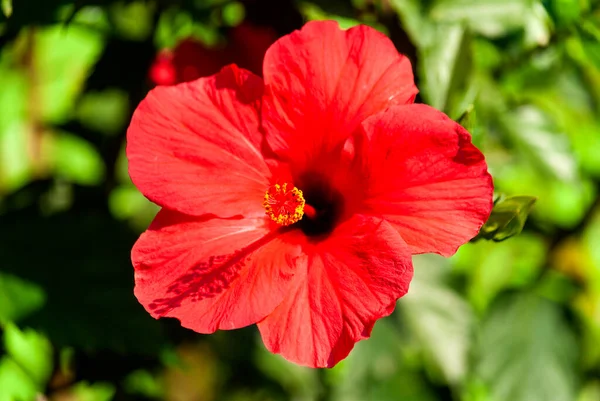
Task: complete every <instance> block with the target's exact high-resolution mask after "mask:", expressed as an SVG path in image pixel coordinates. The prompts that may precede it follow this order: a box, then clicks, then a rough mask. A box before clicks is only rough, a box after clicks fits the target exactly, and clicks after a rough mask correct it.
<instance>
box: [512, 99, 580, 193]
mask: <svg viewBox="0 0 600 401" xmlns="http://www.w3.org/2000/svg"><path fill="white" fill-rule="evenodd" d="M504 128H505V134H506V135H507V138H508V139H509V140H510V141H511V142H512V143H513V145H514V146H515V148H516V149H517V150H518V151H519V152H520V153H521V154H522V155H523V157H525V158H526V159H527V160H528V161H529V162H530V163H531V164H532V167H535V168H536V169H537V170H539V172H540V173H543V174H545V175H546V176H548V178H553V179H558V180H563V181H575V180H577V178H578V171H577V162H576V160H575V157H574V156H573V153H572V152H571V151H570V147H571V146H570V143H569V140H568V138H567V136H566V135H565V134H564V133H563V132H560V131H559V130H558V129H557V127H556V125H555V124H554V122H553V121H552V120H551V119H550V116H548V115H547V114H546V113H544V112H542V111H541V110H540V109H538V108H537V107H534V106H521V107H519V108H518V109H516V110H515V111H513V112H511V113H509V114H508V115H505V116H504Z"/></svg>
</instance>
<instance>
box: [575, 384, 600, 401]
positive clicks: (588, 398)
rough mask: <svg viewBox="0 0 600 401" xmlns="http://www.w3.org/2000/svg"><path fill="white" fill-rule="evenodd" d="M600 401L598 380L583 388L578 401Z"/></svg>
mask: <svg viewBox="0 0 600 401" xmlns="http://www.w3.org/2000/svg"><path fill="white" fill-rule="evenodd" d="M597 400H600V381H598V380H596V381H593V382H590V383H588V384H587V385H585V386H584V387H583V390H581V393H580V394H579V397H578V398H577V401H597Z"/></svg>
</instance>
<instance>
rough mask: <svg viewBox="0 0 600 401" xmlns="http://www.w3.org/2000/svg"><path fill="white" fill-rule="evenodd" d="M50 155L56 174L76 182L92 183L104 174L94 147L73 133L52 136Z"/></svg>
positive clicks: (102, 165) (101, 161) (99, 179)
mask: <svg viewBox="0 0 600 401" xmlns="http://www.w3.org/2000/svg"><path fill="white" fill-rule="evenodd" d="M52 150H53V151H52V152H48V153H49V155H50V156H51V157H52V163H53V165H54V169H55V172H56V174H57V175H58V176H60V177H64V178H66V179H68V180H69V181H72V182H76V183H78V184H84V185H93V184H97V183H99V182H100V181H101V180H102V177H103V176H104V162H103V160H102V158H101V157H100V155H99V154H98V152H97V151H96V149H95V148H94V147H93V146H92V145H91V144H90V143H89V142H87V141H86V140H84V139H81V138H79V137H77V136H75V135H71V134H67V133H60V134H57V135H56V136H55V137H54V143H53V149H52Z"/></svg>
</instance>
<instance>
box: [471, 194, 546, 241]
mask: <svg viewBox="0 0 600 401" xmlns="http://www.w3.org/2000/svg"><path fill="white" fill-rule="evenodd" d="M535 202H536V198H534V197H531V196H511V197H508V198H503V199H500V200H498V201H497V202H496V203H495V204H494V208H493V209H492V214H491V215H490V217H489V219H488V220H487V221H486V222H485V224H484V225H483V227H481V230H480V231H479V234H478V235H477V237H475V239H474V240H477V239H481V238H484V239H489V240H494V241H503V240H505V239H507V238H510V237H512V236H515V235H517V234H519V233H520V232H521V231H522V230H523V226H524V225H525V222H526V221H527V216H528V215H529V212H530V211H531V208H532V207H533V205H534V204H535Z"/></svg>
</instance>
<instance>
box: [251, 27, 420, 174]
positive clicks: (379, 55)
mask: <svg viewBox="0 0 600 401" xmlns="http://www.w3.org/2000/svg"><path fill="white" fill-rule="evenodd" d="M263 73H264V78H265V85H266V93H265V98H264V103H263V112H262V116H263V127H264V129H265V132H266V138H267V141H268V143H269V145H270V147H271V148H272V149H273V150H274V151H275V152H276V153H278V154H279V156H282V157H284V158H287V159H288V160H289V161H294V162H295V164H297V165H299V167H300V168H301V167H302V166H304V165H305V164H306V163H308V162H309V160H310V157H311V156H313V155H315V154H316V153H322V152H328V151H329V150H330V149H331V148H332V147H335V146H337V145H339V144H341V143H343V141H344V140H345V139H346V138H347V137H348V136H349V135H350V134H352V132H353V131H354V130H355V129H356V128H357V127H358V125H359V124H360V123H361V122H362V121H363V120H364V119H365V118H367V117H369V116H371V115H373V114H375V113H377V112H379V111H382V110H384V109H385V108H387V107H389V106H390V105H394V104H406V103H411V102H412V101H413V100H414V98H415V96H416V94H417V88H416V86H415V85H414V80H413V74H412V70H411V65H410V61H409V60H408V59H407V58H406V57H404V56H402V55H400V54H399V53H398V51H397V50H396V48H395V47H394V45H393V44H392V42H391V41H390V39H389V38H388V37H386V36H385V35H384V34H382V33H380V32H378V31H376V30H375V29H373V28H371V27H368V26H364V25H361V26H357V27H354V28H351V29H349V30H346V31H344V30H342V29H340V27H339V25H338V23H337V22H334V21H312V22H309V23H307V24H306V25H304V27H303V28H302V29H301V30H299V31H295V32H293V33H292V34H290V35H287V36H284V37H283V38H281V39H279V40H278V41H277V42H275V43H274V44H273V45H272V46H271V47H270V48H269V50H268V51H267V54H266V55H265V61H264V67H263Z"/></svg>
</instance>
